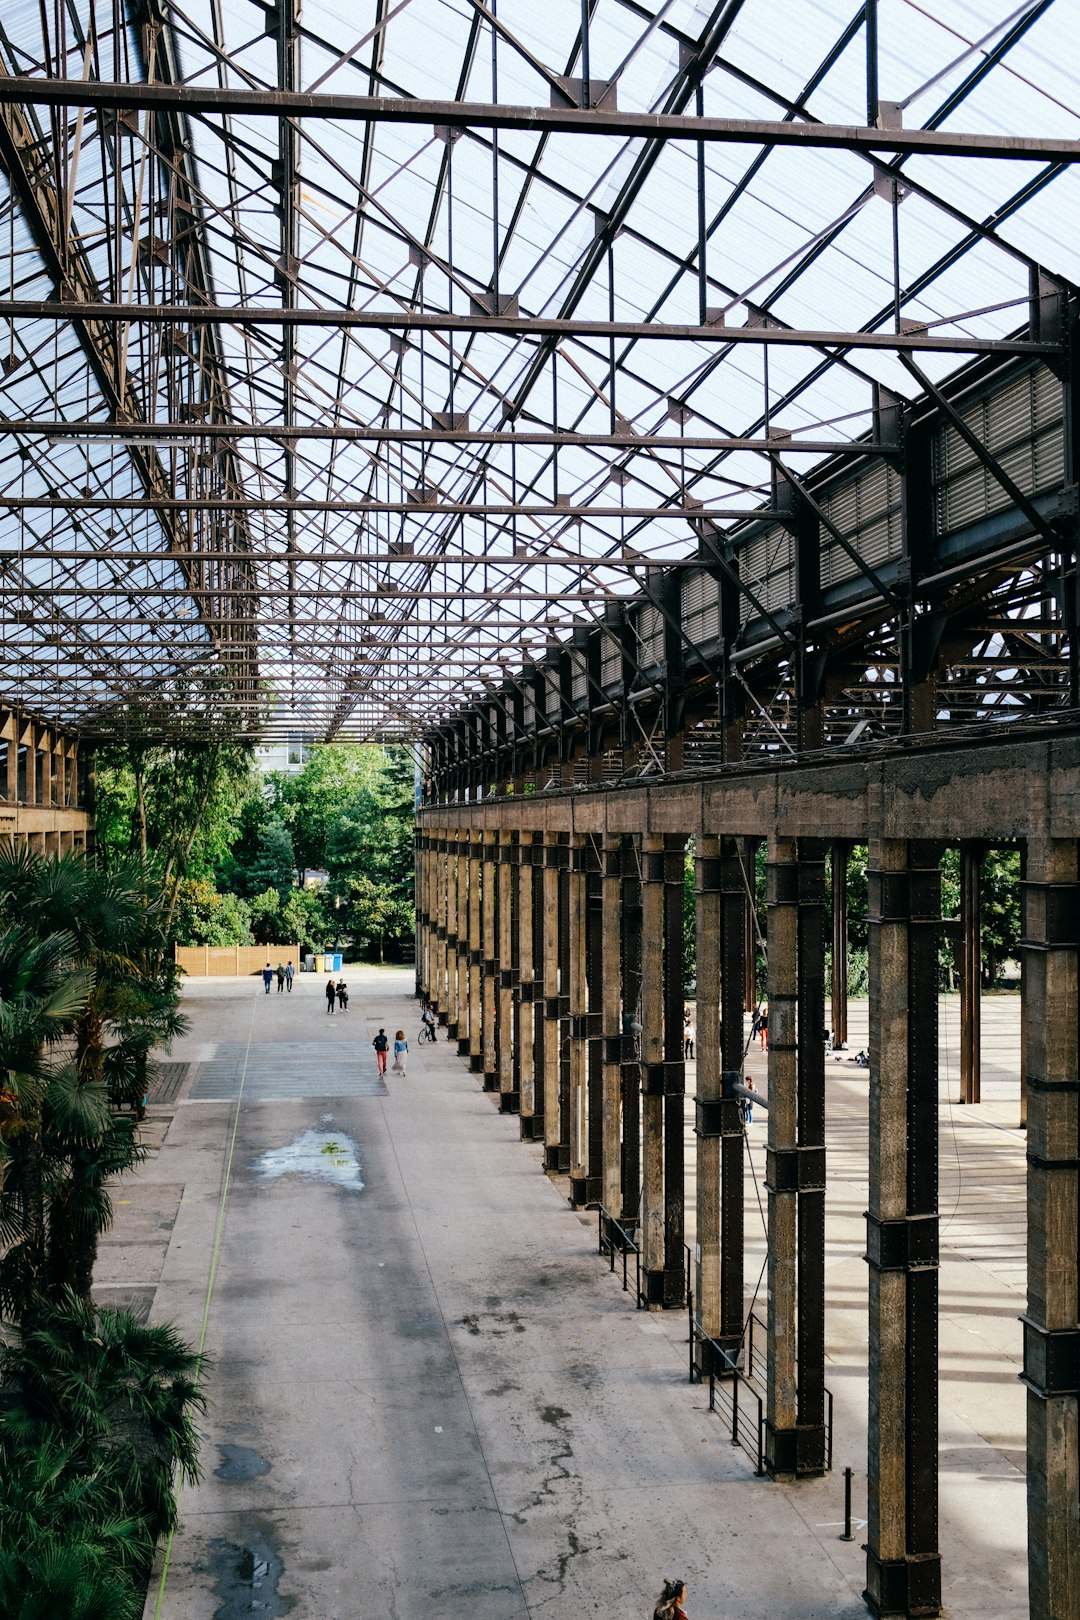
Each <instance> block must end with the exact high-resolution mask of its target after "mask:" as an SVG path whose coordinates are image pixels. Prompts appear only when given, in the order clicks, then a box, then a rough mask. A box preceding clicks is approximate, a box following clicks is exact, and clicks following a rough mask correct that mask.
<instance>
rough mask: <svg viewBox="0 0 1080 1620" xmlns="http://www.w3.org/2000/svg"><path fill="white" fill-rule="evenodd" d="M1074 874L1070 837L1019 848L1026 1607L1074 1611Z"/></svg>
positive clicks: (1077, 895) (1078, 986)
mask: <svg viewBox="0 0 1080 1620" xmlns="http://www.w3.org/2000/svg"><path fill="white" fill-rule="evenodd" d="M1078 877H1080V870H1078V867H1077V845H1076V842H1075V840H1073V839H1069V840H1062V841H1060V842H1057V841H1054V842H1049V841H1048V842H1043V841H1041V840H1040V841H1039V842H1036V841H1034V840H1029V841H1028V846H1027V863H1026V875H1025V880H1024V885H1023V890H1022V893H1023V939H1022V945H1023V951H1024V969H1025V971H1024V992H1023V993H1024V997H1025V999H1026V1000H1027V1002H1028V1136H1027V1142H1028V1153H1027V1160H1028V1181H1027V1227H1028V1297H1027V1313H1026V1315H1025V1316H1024V1317H1023V1324H1024V1371H1023V1375H1022V1376H1023V1380H1024V1383H1025V1384H1026V1385H1027V1391H1028V1394H1027V1467H1028V1474H1027V1504H1028V1600H1029V1603H1030V1606H1031V1614H1032V1616H1033V1617H1034V1616H1039V1617H1040V1620H1042V1617H1043V1616H1057V1615H1072V1614H1075V1613H1076V1603H1077V1594H1078V1593H1080V1508H1078V1505H1077V1504H1078V1502H1080V1450H1078V1447H1077V1433H1078V1423H1080V1326H1078V1323H1080V1255H1078V1250H1080V1237H1078V1233H1080V1104H1078V1101H1077V1096H1078V1089H1080V1060H1078V1038H1080V1030H1078V1016H1077V1012H1078V994H1080V974H1078V951H1080V883H1078V881H1077V879H1078Z"/></svg>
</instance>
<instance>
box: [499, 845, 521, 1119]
mask: <svg viewBox="0 0 1080 1620" xmlns="http://www.w3.org/2000/svg"><path fill="white" fill-rule="evenodd" d="M517 853H518V846H517V834H516V833H513V834H511V833H509V832H503V833H500V834H499V838H498V845H497V848H496V854H497V855H498V859H499V864H498V866H497V867H496V869H495V870H496V873H497V875H498V883H499V894H498V904H497V906H496V913H497V920H496V946H497V948H496V951H495V975H496V977H495V985H496V995H497V998H498V1000H497V1005H496V1014H495V1074H496V1078H497V1081H498V1088H499V1112H500V1113H503V1114H516V1113H517V1111H518V1101H519V1095H520V1093H519V1091H518V1080H517V1073H516V1062H517V1055H516V1052H515V1050H514V992H515V988H516V985H517V955H518V934H517V931H516V930H515V927H514V922H515V918H514V890H515V888H516V886H517V885H516V881H515V880H516V877H517V872H518V867H517V865H516V861H515V857H516V856H517Z"/></svg>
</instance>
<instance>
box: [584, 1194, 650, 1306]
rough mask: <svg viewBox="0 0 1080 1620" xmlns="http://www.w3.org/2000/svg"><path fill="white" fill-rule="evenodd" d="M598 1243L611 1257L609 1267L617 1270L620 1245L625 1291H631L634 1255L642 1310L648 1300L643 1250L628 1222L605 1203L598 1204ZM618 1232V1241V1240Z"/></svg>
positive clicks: (635, 1274) (635, 1275)
mask: <svg viewBox="0 0 1080 1620" xmlns="http://www.w3.org/2000/svg"><path fill="white" fill-rule="evenodd" d="M596 1228H597V1245H598V1248H599V1251H600V1253H601V1254H606V1255H608V1257H609V1260H610V1265H609V1267H608V1269H609V1270H610V1271H612V1272H614V1270H615V1250H616V1247H618V1250H619V1252H620V1253H621V1255H622V1285H623V1293H624V1294H628V1293H629V1292H630V1279H629V1271H628V1267H629V1259H630V1256H631V1255H633V1257H634V1299H635V1301H636V1304H637V1308H638V1310H639V1311H640V1310H642V1309H643V1308H644V1306H645V1304H646V1300H645V1297H644V1295H643V1294H642V1291H641V1250H640V1249H639V1248H638V1246H637V1244H636V1243H635V1242H634V1239H633V1238H632V1237H631V1235H630V1233H629V1231H628V1230H627V1226H626V1223H624V1221H623V1219H622V1218H621V1217H619V1216H616V1215H612V1214H611V1212H610V1210H607V1209H605V1208H604V1206H603V1204H597V1206H596ZM616 1234H617V1242H616Z"/></svg>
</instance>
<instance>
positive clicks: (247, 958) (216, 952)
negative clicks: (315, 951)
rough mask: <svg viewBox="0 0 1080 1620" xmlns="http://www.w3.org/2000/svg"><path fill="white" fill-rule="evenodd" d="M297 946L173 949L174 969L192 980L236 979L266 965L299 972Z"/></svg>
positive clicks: (184, 946) (257, 970)
mask: <svg viewBox="0 0 1080 1620" xmlns="http://www.w3.org/2000/svg"><path fill="white" fill-rule="evenodd" d="M301 960H302V958H301V956H300V947H299V945H177V947H176V965H177V967H179V968H182V969H183V971H184V972H185V973H186V974H188V976H189V977H190V978H193V979H213V978H221V979H225V978H239V977H241V976H242V975H244V974H251V973H261V972H262V970H263V968H264V967H265V966H266V964H267V962H269V963H270V966H271V967H272V968H276V967H277V965H278V963H279V962H291V963H292V965H293V967H294V968H295V969H296V971H297V973H299V971H300V963H301Z"/></svg>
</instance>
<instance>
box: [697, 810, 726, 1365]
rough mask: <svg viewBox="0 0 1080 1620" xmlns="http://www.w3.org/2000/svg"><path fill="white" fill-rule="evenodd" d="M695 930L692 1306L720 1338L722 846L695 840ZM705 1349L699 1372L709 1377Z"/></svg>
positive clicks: (708, 1330) (701, 1349)
mask: <svg viewBox="0 0 1080 1620" xmlns="http://www.w3.org/2000/svg"><path fill="white" fill-rule="evenodd" d="M694 868H695V870H694V878H695V882H694V894H695V899H694V926H695V939H696V945H697V1009H696V1030H697V1034H696V1044H695V1053H696V1058H697V1092H696V1098H695V1105H694V1134H695V1138H696V1142H695V1150H696V1154H695V1157H696V1169H697V1242H696V1245H695V1248H694V1305H695V1313H696V1317H697V1322H698V1326H699V1327H700V1330H701V1332H702V1333H703V1334H705V1335H706V1337H708V1338H710V1339H715V1338H716V1337H717V1336H718V1334H719V1332H720V1108H721V1083H720V931H721V919H722V913H723V902H722V900H721V897H720V840H719V839H718V838H706V837H704V836H699V837H698V840H697V845H696V849H695V852H694ZM706 1351H707V1346H703V1345H702V1346H699V1347H698V1366H699V1368H700V1370H701V1372H702V1373H703V1374H704V1373H707V1372H708V1371H709V1366H710V1364H711V1361H712V1359H713V1358H712V1356H711V1354H706Z"/></svg>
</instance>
